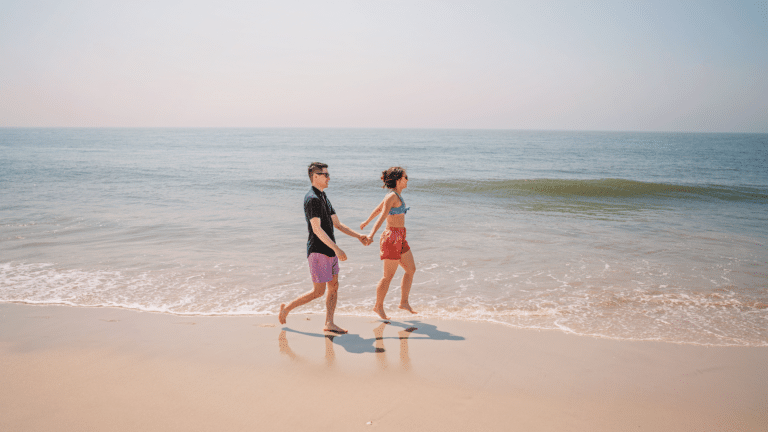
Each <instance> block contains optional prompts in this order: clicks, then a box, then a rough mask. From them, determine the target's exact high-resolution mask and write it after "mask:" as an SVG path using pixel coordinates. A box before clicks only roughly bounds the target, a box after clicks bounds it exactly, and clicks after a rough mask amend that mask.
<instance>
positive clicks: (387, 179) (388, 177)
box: [381, 167, 405, 189]
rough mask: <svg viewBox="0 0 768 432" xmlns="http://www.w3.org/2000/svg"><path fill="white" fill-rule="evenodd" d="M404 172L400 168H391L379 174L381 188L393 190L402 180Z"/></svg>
mask: <svg viewBox="0 0 768 432" xmlns="http://www.w3.org/2000/svg"><path fill="white" fill-rule="evenodd" d="M403 175H405V170H404V169H402V168H400V167H391V168H389V169H388V170H386V171H382V172H381V181H383V182H384V186H382V188H385V187H387V188H390V189H394V188H395V187H396V186H397V181H398V180H400V179H401V178H403Z"/></svg>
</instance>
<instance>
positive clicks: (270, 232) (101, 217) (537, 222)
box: [0, 129, 768, 346]
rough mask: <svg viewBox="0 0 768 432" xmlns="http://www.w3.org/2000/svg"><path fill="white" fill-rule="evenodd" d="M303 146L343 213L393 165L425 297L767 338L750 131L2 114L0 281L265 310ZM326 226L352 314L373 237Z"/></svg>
mask: <svg viewBox="0 0 768 432" xmlns="http://www.w3.org/2000/svg"><path fill="white" fill-rule="evenodd" d="M314 160H319V161H323V162H325V163H328V164H329V165H330V167H329V171H330V172H331V184H330V188H329V189H328V190H327V193H328V196H329V198H330V200H331V201H332V203H333V205H334V207H335V208H336V210H337V212H338V214H339V217H340V219H341V221H342V222H344V223H345V224H347V225H349V226H350V227H352V228H354V229H357V228H358V225H359V223H360V222H361V221H362V220H364V219H365V218H366V217H367V216H368V214H369V213H370V211H371V210H372V209H373V208H374V207H375V206H376V205H377V204H378V202H379V201H380V200H381V198H382V196H383V194H384V191H383V190H382V189H381V187H380V181H379V180H378V177H379V175H380V172H381V170H383V169H385V168H387V167H388V166H391V165H401V166H404V167H406V168H407V169H408V174H409V179H410V182H409V188H408V189H407V190H406V191H405V195H404V197H403V198H404V199H405V200H406V201H407V203H408V206H410V207H411V210H410V211H409V213H408V216H407V221H406V226H407V227H408V241H409V243H410V245H411V247H412V249H413V252H414V257H415V260H416V264H417V267H418V270H417V273H416V276H415V279H414V286H413V290H412V296H411V303H412V305H413V306H414V307H415V308H417V309H419V310H420V311H421V315H422V316H426V317H450V318H455V319H464V320H480V321H490V322H499V323H503V324H506V325H510V326H516V327H523V328H546V329H562V330H564V331H567V332H573V333H577V334H585V335H595V336H601V337H611V338H619V339H633V340H638V339H639V340H663V341H670V342H678V343H693V344H706V345H743V346H765V345H768V330H766V329H768V271H767V270H768V259H767V258H768V252H767V251H766V246H765V245H766V238H768V228H766V227H768V216H766V215H768V212H767V211H766V210H768V135H766V134H679V133H675V134H664V133H609V132H534V131H461V130H366V129H360V130H334V129H0V187H1V190H2V192H1V193H0V221H1V222H0V301H2V302H25V303H43V304H48V303H51V304H70V305H75V306H117V307H125V308H132V309H140V310H149V311H160V312H169V313H176V314H213V315H216V314H274V313H275V311H276V310H277V308H278V306H279V304H280V303H282V302H286V301H289V300H291V299H292V298H293V297H295V296H296V295H297V294H299V293H302V292H304V291H306V290H308V289H309V288H310V280H309V272H308V270H307V264H306V249H305V243H306V236H307V233H306V223H305V221H304V215H303V212H302V202H303V196H304V194H305V193H306V191H307V190H308V189H309V181H308V178H307V176H306V165H307V164H308V163H309V162H311V161H314ZM336 236H337V240H338V241H339V244H340V246H341V247H342V248H343V249H344V250H345V251H346V252H347V255H348V256H349V260H348V261H346V262H343V263H342V271H341V291H340V297H339V308H338V309H337V314H339V315H342V316H343V315H370V312H369V310H370V308H371V307H372V305H373V301H374V289H375V284H376V282H377V280H378V278H379V277H380V275H381V263H380V261H379V259H378V252H377V249H376V246H375V245H374V246H370V247H367V248H366V247H363V246H361V245H360V244H359V243H358V242H357V240H355V239H353V238H350V237H347V236H345V235H343V234H341V233H338V232H337V234H336ZM397 280H399V278H398V279H396V281H397ZM398 285H399V282H398V283H393V286H392V288H391V292H390V294H389V296H388V302H387V305H386V306H387V308H388V309H389V310H390V311H392V312H393V313H394V314H395V316H399V313H398V312H397V309H396V308H395V306H396V304H397V300H398V297H399V294H400V293H399V288H398ZM323 309H324V304H323V302H319V301H318V302H314V303H312V304H310V305H307V306H306V307H304V308H302V309H300V310H299V311H302V312H317V313H322V312H323Z"/></svg>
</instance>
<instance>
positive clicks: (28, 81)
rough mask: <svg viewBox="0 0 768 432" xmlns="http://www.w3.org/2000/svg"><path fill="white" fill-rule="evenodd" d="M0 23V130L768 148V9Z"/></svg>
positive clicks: (135, 1)
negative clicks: (336, 130)
mask: <svg viewBox="0 0 768 432" xmlns="http://www.w3.org/2000/svg"><path fill="white" fill-rule="evenodd" d="M0 11H2V13H0V127H329V128H333V127H345V128H461V129H533V130H620V131H670V132H672V131H687V132H688V131H690V132H760V133H765V132H768V1H728V0H720V1H712V2H710V1H706V0H705V1H676V0H667V1H642V2H641V1H619V0H614V1H601V0H594V1H560V2H547V1H540V0H536V1H507V0H505V1H483V0H473V1H452V0H439V1H418V0H411V1H389V0H378V1H366V0H356V1H335V0H322V1H320V0H307V1H296V0H281V1H258V0H250V1H228V0H216V1H208V2H202V1H194V0H186V1H163V0H158V1H143V0H131V1H119V0H115V1H85V0H84V1H74V0H73V1H66V0H60V1H36V0H23V1H22V0H19V1H8V0H0Z"/></svg>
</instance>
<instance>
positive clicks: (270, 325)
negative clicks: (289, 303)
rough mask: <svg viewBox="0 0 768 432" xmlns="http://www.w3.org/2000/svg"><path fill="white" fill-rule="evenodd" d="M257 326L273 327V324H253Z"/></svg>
mask: <svg viewBox="0 0 768 432" xmlns="http://www.w3.org/2000/svg"><path fill="white" fill-rule="evenodd" d="M255 325H256V326H257V327H274V326H275V325H274V324H255Z"/></svg>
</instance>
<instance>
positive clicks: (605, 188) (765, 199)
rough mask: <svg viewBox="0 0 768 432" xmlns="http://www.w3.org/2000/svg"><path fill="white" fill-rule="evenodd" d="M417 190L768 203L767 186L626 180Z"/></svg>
mask: <svg viewBox="0 0 768 432" xmlns="http://www.w3.org/2000/svg"><path fill="white" fill-rule="evenodd" d="M413 189H415V190H421V191H427V192H431V193H441V194H484V195H495V196H509V197H525V196H547V197H552V198H557V197H562V198H570V197H583V198H612V199H626V198H629V199H637V198H669V199H685V200H713V199H715V200H723V201H752V202H757V203H762V204H768V190H765V189H757V188H750V187H733V186H718V185H705V186H687V185H676V184H667V183H648V182H640V181H634V180H623V179H599V180H558V179H535V180H480V181H469V180H458V181H433V182H430V183H429V184H426V185H420V186H418V187H415V188H413Z"/></svg>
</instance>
